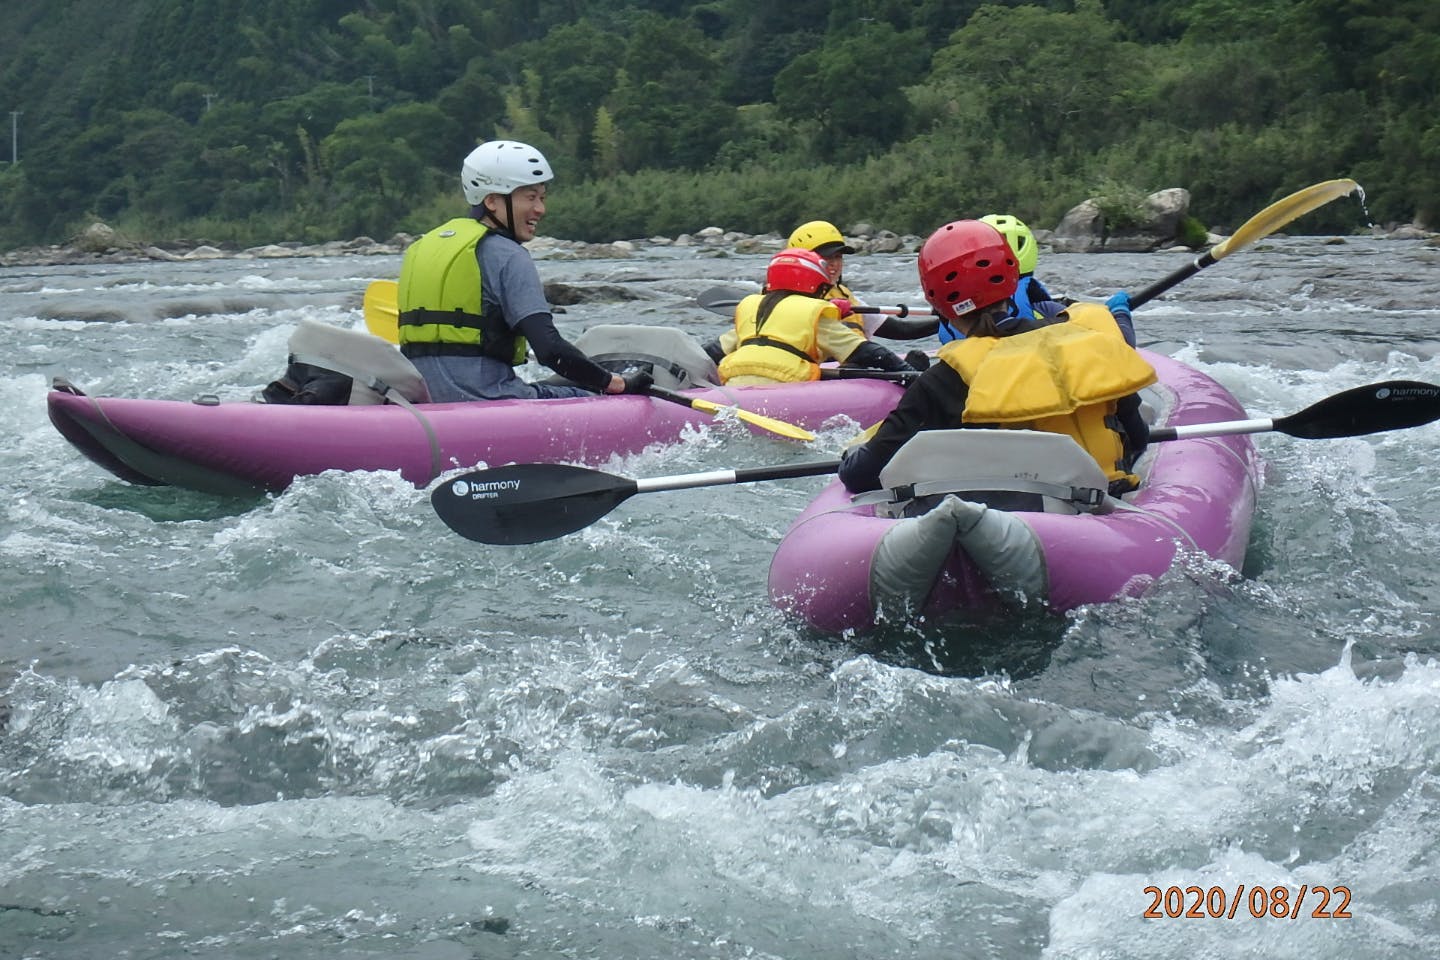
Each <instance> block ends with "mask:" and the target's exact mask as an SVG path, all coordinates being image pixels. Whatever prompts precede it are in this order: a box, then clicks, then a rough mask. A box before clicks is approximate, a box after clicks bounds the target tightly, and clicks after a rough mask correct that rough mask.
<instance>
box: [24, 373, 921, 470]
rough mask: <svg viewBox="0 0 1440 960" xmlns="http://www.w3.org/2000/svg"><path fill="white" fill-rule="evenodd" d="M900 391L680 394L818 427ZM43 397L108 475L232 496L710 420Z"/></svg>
mask: <svg viewBox="0 0 1440 960" xmlns="http://www.w3.org/2000/svg"><path fill="white" fill-rule="evenodd" d="M902 392H903V388H902V387H901V386H900V385H898V384H895V383H889V382H885V381H880V380H865V379H853V380H821V381H814V382H810V383H797V384H781V385H775V386H765V387H739V388H734V389H729V390H725V391H723V392H722V391H720V390H716V389H707V390H687V391H683V394H684V395H685V396H687V397H700V398H704V399H707V400H711V401H713V402H715V403H718V404H722V405H728V404H732V403H735V402H737V401H738V402H739V404H740V406H741V407H742V408H743V409H746V410H749V411H752V412H755V413H760V414H764V415H766V416H769V417H774V418H776V419H778V420H783V421H786V422H788V423H792V424H795V425H796V426H801V427H806V428H809V429H814V428H817V427H819V426H821V425H822V424H823V423H824V422H825V421H826V420H829V419H830V418H832V417H835V416H837V415H840V414H845V415H847V416H849V417H851V418H853V419H854V420H856V421H857V422H859V423H861V424H864V425H869V424H871V423H874V422H875V421H877V420H880V419H883V418H884V416H885V414H886V413H888V412H889V411H890V409H891V408H892V407H894V406H895V403H896V402H897V401H898V399H899V397H900V394H901V393H902ZM48 405H49V412H50V421H51V422H52V423H53V424H54V425H55V427H56V429H57V430H59V431H60V433H61V434H63V435H64V437H65V439H67V440H69V441H70V443H71V444H73V445H74V446H75V447H77V448H78V449H79V450H80V452H81V453H83V454H84V455H85V456H87V457H89V458H90V459H91V460H93V461H95V462H96V463H97V464H99V465H100V466H102V467H104V468H105V469H106V470H109V471H110V472H111V473H113V474H115V475H116V476H117V477H120V478H121V479H123V480H128V481H130V482H131V483H139V484H148V485H161V484H172V485H175V486H181V487H188V488H190V489H195V490H201V491H204V492H207V493H215V494H221V495H229V496H243V495H253V494H256V493H259V492H262V491H267V490H268V491H279V490H283V489H284V488H285V487H287V486H288V485H289V484H290V482H291V481H293V480H294V479H295V478H296V477H300V476H306V475H309V474H316V473H320V472H322V471H325V470H398V471H399V472H400V475H401V476H403V477H404V478H405V479H406V480H409V481H410V482H411V483H414V484H415V485H417V486H425V485H427V484H428V483H430V481H431V480H433V479H435V478H436V477H437V476H439V475H440V474H441V473H443V472H445V471H447V470H452V469H455V468H457V467H471V466H474V465H476V464H480V463H484V464H488V465H491V466H499V465H501V464H506V463H512V462H527V463H557V462H565V463H589V464H597V463H602V462H603V461H605V460H606V459H607V458H609V457H610V455H611V454H627V453H635V452H638V451H640V450H642V449H644V448H645V447H646V446H647V445H649V444H652V443H657V442H671V441H675V440H678V439H679V437H680V434H681V432H682V431H683V430H684V429H685V427H687V426H689V425H691V424H704V423H709V422H712V420H713V419H714V418H713V417H712V416H710V415H709V414H706V413H700V412H696V411H694V410H691V409H689V408H687V407H685V406H682V405H680V404H676V403H668V402H665V401H662V400H657V399H652V398H649V397H637V396H607V397H600V396H597V397H584V398H578V399H567V400H491V401H482V402H478V403H433V404H425V403H422V404H416V405H414V406H412V407H408V408H407V407H403V406H397V405H394V404H385V405H377V406H291V405H275V404H264V403H246V402H226V403H215V402H211V403H205V402H190V401H183V400H140V399H123V398H118V397H91V396H86V395H84V394H82V393H78V392H75V393H71V392H67V391H66V390H63V389H55V390H51V391H50V394H49V399H48ZM750 429H751V430H752V431H754V432H756V433H761V434H765V432H764V431H763V430H761V429H760V428H757V427H753V426H752V427H750ZM765 435H768V434H765Z"/></svg>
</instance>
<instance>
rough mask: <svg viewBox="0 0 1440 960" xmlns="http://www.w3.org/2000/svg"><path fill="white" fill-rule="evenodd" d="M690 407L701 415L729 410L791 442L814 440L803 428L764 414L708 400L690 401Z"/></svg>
mask: <svg viewBox="0 0 1440 960" xmlns="http://www.w3.org/2000/svg"><path fill="white" fill-rule="evenodd" d="M690 407H691V409H693V410H699V411H700V412H701V413H711V414H714V413H719V412H720V411H721V410H730V411H732V412H733V413H734V414H735V416H737V417H739V418H740V419H741V420H744V421H745V422H746V423H751V424H754V425H755V426H757V427H759V428H761V429H762V430H769V431H770V432H771V433H773V434H776V435H778V436H782V437H789V438H790V439H791V440H814V439H815V434H813V433H811V432H810V431H809V430H806V429H805V428H804V427H797V426H796V425H795V424H793V423H786V422H785V421H784V420H776V419H775V418H774V417H767V416H765V415H764V414H760V413H753V412H751V411H749V410H742V409H741V408H740V407H730V406H722V405H721V404H718V403H713V402H711V401H709V400H701V399H698V398H696V399H692V400H691V401H690Z"/></svg>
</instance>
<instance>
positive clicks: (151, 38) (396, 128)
mask: <svg viewBox="0 0 1440 960" xmlns="http://www.w3.org/2000/svg"><path fill="white" fill-rule="evenodd" d="M1437 117H1440V4H1436V3H1435V2H1434V0H1388V2H1381V0H1243V2H1242V0H1073V2H1062V0H1051V2H1032V3H1026V2H1018V0H1011V2H1002V3H996V2H990V3H983V2H979V0H919V2H911V0H790V2H787V3H774V2H770V0H710V2H705V3H680V2H665V0H652V2H627V0H528V2H524V3H522V2H518V0H370V2H355V0H130V2H127V3H115V2H113V0H110V2H102V0H6V3H5V4H4V6H3V8H0V124H4V122H5V121H6V120H9V121H11V123H10V124H9V125H5V126H0V133H3V134H4V136H0V159H4V160H7V161H8V160H11V159H12V150H15V151H16V152H18V162H13V163H12V162H7V163H3V164H0V247H6V248H8V247H14V246H22V245H29V244H36V243H41V242H54V241H57V240H60V239H64V238H65V237H68V236H69V235H71V234H73V233H74V232H75V231H76V229H77V228H78V227H80V226H81V225H82V224H83V223H84V222H85V221H86V220H88V219H89V218H92V217H99V218H103V219H105V220H107V221H108V222H110V223H112V224H113V225H115V226H116V227H117V228H119V229H121V230H122V231H124V232H126V233H127V234H129V235H130V236H131V237H132V238H135V239H145V240H152V241H153V240H164V239H168V238H179V237H185V238H193V239H206V240H209V241H210V242H216V243H227V242H228V243H243V244H251V243H261V242H269V241H275V240H287V239H294V240H321V239H330V238H343V237H350V236H356V235H361V234H364V235H370V236H376V237H387V236H389V235H391V234H393V233H394V232H396V231H402V230H403V231H408V232H419V231H422V230H424V229H426V228H428V227H429V226H431V225H433V223H434V222H436V221H437V220H439V219H441V218H443V217H445V216H449V215H451V214H453V213H454V212H455V211H456V210H457V209H458V208H459V207H460V205H461V199H460V195H459V189H458V170H459V164H460V160H461V158H462V157H463V156H464V155H465V153H466V152H467V151H468V150H469V149H470V148H471V147H472V146H473V145H474V144H475V143H477V142H479V141H481V140H485V139H491V138H495V137H498V136H509V137H515V138H518V139H523V140H527V141H530V142H533V143H535V144H536V145H537V146H540V147H541V148H542V149H543V150H544V151H545V152H546V153H547V154H548V155H549V157H550V160H551V162H552V164H553V166H554V167H555V169H556V171H557V181H556V183H555V185H554V188H553V192H552V202H551V204H550V215H549V216H548V217H547V219H546V222H545V225H544V232H546V233H548V234H551V235H554V236H559V237H568V238H573V239H584V240H609V239H619V238H627V237H644V236H651V235H656V234H670V235H673V234H677V233H680V232H684V231H692V230H695V229H698V228H700V227H703V226H707V225H710V224H719V225H722V226H725V227H728V228H733V229H738V230H746V231H751V232H762V231H767V230H775V231H786V230H788V229H789V227H790V226H792V225H793V224H794V223H796V222H798V221H801V220H805V219H809V218H812V217H824V218H826V219H831V220H835V221H837V222H840V223H844V224H848V223H852V222H854V221H857V220H866V221H869V222H871V223H874V224H876V225H878V226H883V227H888V228H890V229H894V230H897V231H907V232H915V233H922V232H925V231H927V230H928V229H930V228H932V227H934V226H935V225H937V224H938V223H941V222H943V221H945V220H949V219H953V218H954V217H957V216H964V215H980V214H984V213H988V212H994V211H998V210H1003V211H1008V212H1012V213H1015V214H1018V215H1020V216H1022V217H1024V218H1026V219H1027V220H1029V221H1031V222H1032V223H1034V224H1036V225H1039V226H1052V225H1053V224H1054V222H1055V221H1056V220H1058V219H1059V217H1060V215H1061V214H1063V212H1064V211H1065V210H1066V209H1067V208H1068V207H1069V206H1071V205H1072V204H1074V203H1076V202H1078V201H1079V200H1081V199H1084V198H1085V197H1087V196H1091V195H1097V194H1098V195H1102V196H1105V197H1107V198H1109V199H1110V200H1111V201H1112V202H1113V203H1114V204H1116V206H1117V208H1122V207H1123V206H1124V205H1125V204H1126V203H1129V202H1133V199H1134V198H1136V197H1139V196H1143V194H1144V193H1146V192H1149V191H1151V190H1154V189H1157V188H1161V187H1167V186H1184V187H1188V188H1189V189H1190V190H1191V191H1192V194H1193V204H1192V212H1193V213H1194V214H1195V215H1196V216H1198V217H1199V218H1200V219H1201V220H1203V221H1205V222H1207V223H1209V224H1211V225H1214V226H1217V227H1223V226H1224V225H1226V224H1229V225H1233V224H1235V223H1237V222H1239V221H1240V220H1242V219H1244V218H1245V217H1246V216H1248V214H1250V213H1252V212H1254V211H1255V210H1256V209H1258V208H1259V207H1261V206H1263V205H1264V204H1266V203H1268V202H1270V201H1271V200H1273V199H1275V198H1276V197H1278V196H1281V195H1283V194H1285V193H1288V192H1290V191H1291V190H1294V189H1296V188H1298V187H1301V186H1304V185H1306V184H1308V183H1312V182H1314V181H1317V180H1324V179H1329V178H1332V177H1340V176H1348V177H1353V178H1355V179H1357V180H1358V181H1360V183H1361V184H1362V185H1363V186H1364V187H1365V190H1366V193H1367V197H1368V209H1369V212H1370V215H1371V217H1372V218H1373V219H1374V220H1376V221H1377V222H1386V221H1410V220H1412V219H1416V220H1419V221H1420V222H1422V223H1423V224H1425V225H1429V226H1434V225H1435V224H1436V223H1437V221H1440V120H1437ZM12 133H13V137H12V136H9V135H10V134H12ZM1307 225H1308V226H1309V227H1311V228H1313V229H1330V230H1337V231H1349V230H1351V229H1354V228H1356V227H1357V226H1359V225H1360V224H1359V220H1358V219H1357V216H1356V212H1355V209H1354V207H1353V206H1351V207H1348V208H1347V207H1346V206H1344V205H1335V206H1333V207H1330V208H1326V209H1325V210H1322V211H1319V212H1317V213H1316V214H1314V215H1312V216H1311V217H1309V218H1307Z"/></svg>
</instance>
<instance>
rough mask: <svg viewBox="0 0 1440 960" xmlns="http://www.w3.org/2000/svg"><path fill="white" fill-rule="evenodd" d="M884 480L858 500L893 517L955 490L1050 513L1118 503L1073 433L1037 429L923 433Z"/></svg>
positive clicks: (900, 455) (883, 475) (1002, 505)
mask: <svg viewBox="0 0 1440 960" xmlns="http://www.w3.org/2000/svg"><path fill="white" fill-rule="evenodd" d="M880 484H881V487H882V489H880V490H878V491H875V492H874V493H868V494H862V495H861V496H860V497H857V498H856V499H855V502H856V503H874V504H876V507H875V512H876V513H877V514H879V515H880V516H886V517H899V516H907V515H911V514H913V513H914V512H915V510H914V509H913V507H914V506H917V505H921V504H918V503H917V501H926V498H930V499H929V500H928V501H926V502H928V503H934V502H935V501H936V500H938V499H939V498H940V497H942V496H943V495H945V494H950V493H953V494H955V495H957V496H959V497H962V498H964V499H967V500H975V501H977V502H981V503H988V504H990V505H991V506H994V507H1000V508H1003V509H1009V510H1029V511H1034V512H1044V513H1066V514H1076V513H1098V512H1107V511H1108V510H1109V509H1111V508H1112V507H1113V506H1114V503H1113V501H1112V500H1110V498H1109V497H1108V496H1107V493H1108V490H1109V486H1110V484H1109V481H1108V480H1107V479H1106V477H1105V474H1104V472H1103V471H1101V469H1100V465H1099V464H1097V463H1096V462H1095V458H1094V457H1092V456H1090V454H1088V453H1086V452H1085V450H1084V449H1083V448H1082V447H1081V446H1080V445H1079V444H1078V443H1076V442H1075V440H1074V439H1073V438H1071V437H1069V436H1066V435H1064V434H1060V433H1046V432H1043V431H1038V430H923V431H921V432H920V433H917V434H916V435H915V436H913V437H911V438H910V440H909V441H908V442H906V444H905V445H904V446H903V447H901V448H900V449H899V450H898V451H897V452H896V454H895V456H894V457H893V458H892V459H891V460H890V462H889V463H888V464H886V466H885V468H884V469H883V470H881V471H880ZM907 508H911V509H909V513H907Z"/></svg>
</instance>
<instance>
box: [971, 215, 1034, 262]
mask: <svg viewBox="0 0 1440 960" xmlns="http://www.w3.org/2000/svg"><path fill="white" fill-rule="evenodd" d="M980 222H981V223H988V224H990V226H992V227H994V228H995V229H996V230H999V231H1000V233H1001V234H1003V235H1004V237H1005V241H1006V242H1007V243H1009V244H1010V249H1011V250H1012V251H1014V253H1015V259H1016V261H1017V262H1018V263H1019V264H1020V272H1021V273H1022V274H1025V273H1034V272H1035V261H1036V260H1038V259H1039V258H1040V251H1039V250H1038V249H1036V246H1035V234H1033V233H1031V232H1030V228H1029V227H1027V226H1025V221H1023V220H1021V219H1020V218H1019V217H1012V216H1010V214H1008V213H992V214H990V215H989V216H988V217H981V218H980Z"/></svg>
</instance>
